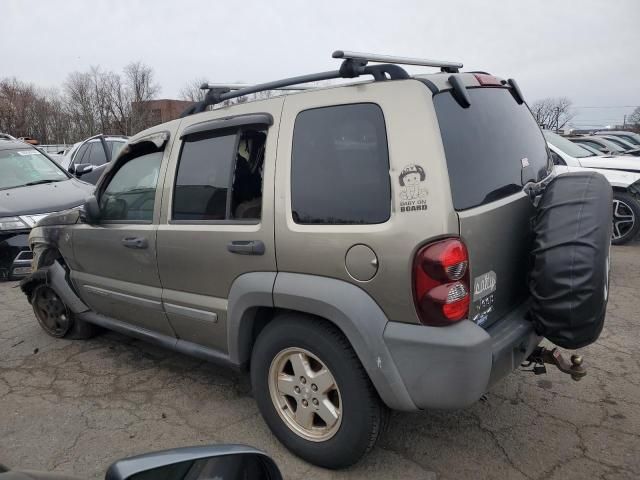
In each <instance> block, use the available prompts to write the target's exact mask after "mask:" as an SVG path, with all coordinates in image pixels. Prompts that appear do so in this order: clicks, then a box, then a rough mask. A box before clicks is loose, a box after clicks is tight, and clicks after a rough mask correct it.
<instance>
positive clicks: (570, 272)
mask: <svg viewBox="0 0 640 480" xmlns="http://www.w3.org/2000/svg"><path fill="white" fill-rule="evenodd" d="M533 229H534V235H535V237H534V245H533V267H532V270H531V274H530V276H529V290H530V292H531V296H532V299H533V302H532V306H531V308H530V311H529V314H530V315H529V316H530V319H531V320H532V322H533V324H534V328H535V330H536V332H537V333H538V334H539V335H543V336H545V337H546V338H548V339H549V340H550V341H552V342H553V343H555V344H556V345H558V346H560V347H563V348H569V349H575V348H581V347H584V346H586V345H589V344H590V343H592V342H594V341H596V340H597V338H598V336H599V335H600V332H601V331H602V327H603V325H604V317H605V311H606V308H607V300H608V291H609V251H610V245H611V230H612V189H611V185H610V184H609V182H608V181H607V179H606V178H605V177H604V176H602V175H601V174H599V173H596V172H579V173H568V174H564V175H559V176H557V177H555V178H554V179H553V180H552V181H551V182H550V183H549V185H548V186H547V188H546V190H545V192H544V194H543V196H542V198H541V199H540V203H539V204H538V209H537V213H536V216H535V219H534V227H533Z"/></svg>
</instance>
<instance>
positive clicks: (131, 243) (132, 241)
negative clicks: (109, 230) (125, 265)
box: [122, 237, 149, 249]
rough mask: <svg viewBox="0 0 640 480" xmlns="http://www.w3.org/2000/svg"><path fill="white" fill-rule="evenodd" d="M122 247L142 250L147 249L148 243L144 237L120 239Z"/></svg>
mask: <svg viewBox="0 0 640 480" xmlns="http://www.w3.org/2000/svg"><path fill="white" fill-rule="evenodd" d="M122 245H124V246H125V247H127V248H140V249H144V248H147V247H149V242H148V241H147V239H146V238H145V237H124V238H123V239H122Z"/></svg>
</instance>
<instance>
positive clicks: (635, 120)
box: [628, 107, 640, 132]
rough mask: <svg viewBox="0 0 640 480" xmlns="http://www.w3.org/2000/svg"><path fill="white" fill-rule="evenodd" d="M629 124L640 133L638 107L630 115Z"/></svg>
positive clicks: (639, 111) (639, 108) (639, 110)
mask: <svg viewBox="0 0 640 480" xmlns="http://www.w3.org/2000/svg"><path fill="white" fill-rule="evenodd" d="M628 121H629V124H630V125H631V128H633V129H634V130H635V131H636V132H640V107H636V109H635V110H634V111H633V113H632V114H631V115H629V119H628Z"/></svg>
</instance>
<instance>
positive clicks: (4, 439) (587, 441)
mask: <svg viewBox="0 0 640 480" xmlns="http://www.w3.org/2000/svg"><path fill="white" fill-rule="evenodd" d="M16 287H17V284H16V283H15V282H9V283H7V282H5V283H0V463H4V464H6V465H8V466H11V467H20V468H22V469H36V470H47V471H56V472H67V473H73V474H75V475H77V476H80V477H84V478H91V479H99V478H104V472H105V470H106V469H107V467H108V466H109V464H110V463H111V462H113V461H115V460H117V459H119V458H122V457H126V456H130V455H135V454H140V453H144V452H148V451H151V450H159V449H165V448H173V447H179V446H188V445H202V444H209V443H244V444H249V445H253V446H255V447H258V448H260V449H263V450H265V451H266V452H268V453H269V454H271V455H272V456H273V457H274V459H275V460H276V462H277V463H278V465H279V466H280V468H281V470H282V471H283V474H284V476H285V478H287V479H328V478H336V479H337V478H345V479H366V480H376V479H390V478H424V479H434V478H438V479H460V478H467V479H488V478H500V479H505V478H508V479H521V478H530V479H543V478H544V479H563V480H569V479H580V480H582V479H587V478H589V479H591V478H603V479H611V480H613V479H623V478H628V479H636V478H640V353H639V350H638V345H639V344H640V329H639V328H638V324H639V323H640V320H639V319H638V311H639V310H640V244H638V243H636V244H634V245H631V246H624V247H614V248H613V259H612V279H611V296H610V303H609V310H608V316H607V322H606V325H605V328H604V331H603V334H602V336H601V337H600V339H599V340H598V342H597V343H595V344H593V345H591V346H589V347H587V348H585V349H582V350H581V351H580V353H582V354H583V355H584V358H585V365H586V367H587V369H588V375H587V377H586V378H584V379H583V380H582V381H580V382H574V381H572V380H571V379H570V378H569V377H568V376H567V375H564V374H562V373H560V372H559V371H557V370H552V369H550V370H549V374H547V375H544V376H534V375H533V374H531V373H527V372H522V371H518V372H515V373H514V374H513V375H511V376H510V377H508V378H507V379H506V380H504V381H503V382H502V383H500V384H499V385H497V386H496V387H495V388H493V389H492V390H491V391H490V392H489V393H488V395H487V397H486V398H485V399H483V400H482V401H480V402H478V403H477V404H476V405H474V406H473V407H471V408H468V409H466V410H462V411H455V412H441V411H429V412H421V413H415V414H407V413H394V414H393V415H392V418H391V421H390V426H389V429H388V431H387V432H385V433H384V435H383V436H382V438H381V441H380V442H379V443H378V446H377V447H376V448H375V450H374V451H373V452H372V453H371V454H369V455H368V456H367V457H366V458H365V459H364V460H363V461H362V462H360V463H359V464H358V465H356V466H354V467H352V468H350V469H348V470H344V471H340V472H333V471H328V470H323V469H320V468H316V467H313V466H311V465H309V464H307V463H305V462H304V461H302V460H300V459H298V458H296V457H294V456H293V455H292V454H290V453H289V452H288V451H287V450H286V449H285V448H284V447H282V445H280V444H279V443H278V441H277V440H276V439H275V438H274V437H273V435H271V433H270V432H269V430H268V429H267V427H266V425H265V423H264V422H263V421H262V418H261V417H260V414H259V413H258V410H257V407H256V405H255V403H254V401H253V399H252V397H251V389H250V385H249V379H248V376H247V375H244V374H239V373H234V372H232V371H230V370H226V369H224V368H220V367H217V366H214V365H211V364H208V363H205V362H201V361H198V360H194V359H191V358H188V357H186V356H184V355H181V354H177V353H173V352H170V351H167V350H164V349H162V348H159V347H155V346H153V345H149V344H146V343H143V342H140V341H137V340H132V339H129V338H126V337H124V336H121V335H119V334H115V333H106V334H102V335H100V336H98V337H96V338H93V339H91V340H85V341H69V340H59V339H54V338H51V337H49V336H47V335H46V334H45V333H44V332H43V331H42V330H41V329H40V327H39V326H38V324H37V323H36V320H35V319H34V317H33V312H32V310H31V308H30V306H29V305H28V303H27V301H26V299H25V298H24V296H23V295H22V293H21V292H20V290H19V288H16Z"/></svg>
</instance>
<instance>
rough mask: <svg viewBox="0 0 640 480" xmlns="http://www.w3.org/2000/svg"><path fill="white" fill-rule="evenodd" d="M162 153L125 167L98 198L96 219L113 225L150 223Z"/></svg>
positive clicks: (151, 153)
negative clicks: (135, 222)
mask: <svg viewBox="0 0 640 480" xmlns="http://www.w3.org/2000/svg"><path fill="white" fill-rule="evenodd" d="M162 155H163V152H162V151H152V152H149V153H144V154H142V155H140V156H138V157H135V158H133V159H131V160H129V161H128V162H127V163H125V164H124V165H123V166H122V167H121V168H120V169H119V170H118V171H117V172H116V173H115V174H114V176H113V177H112V178H111V180H110V181H109V184H108V185H107V187H106V188H105V190H104V192H103V193H102V196H101V197H100V212H101V215H100V218H101V219H102V220H108V221H116V220H125V221H140V222H151V221H153V205H154V202H155V197H156V188H157V186H158V176H159V173H160V164H161V163H162Z"/></svg>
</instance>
